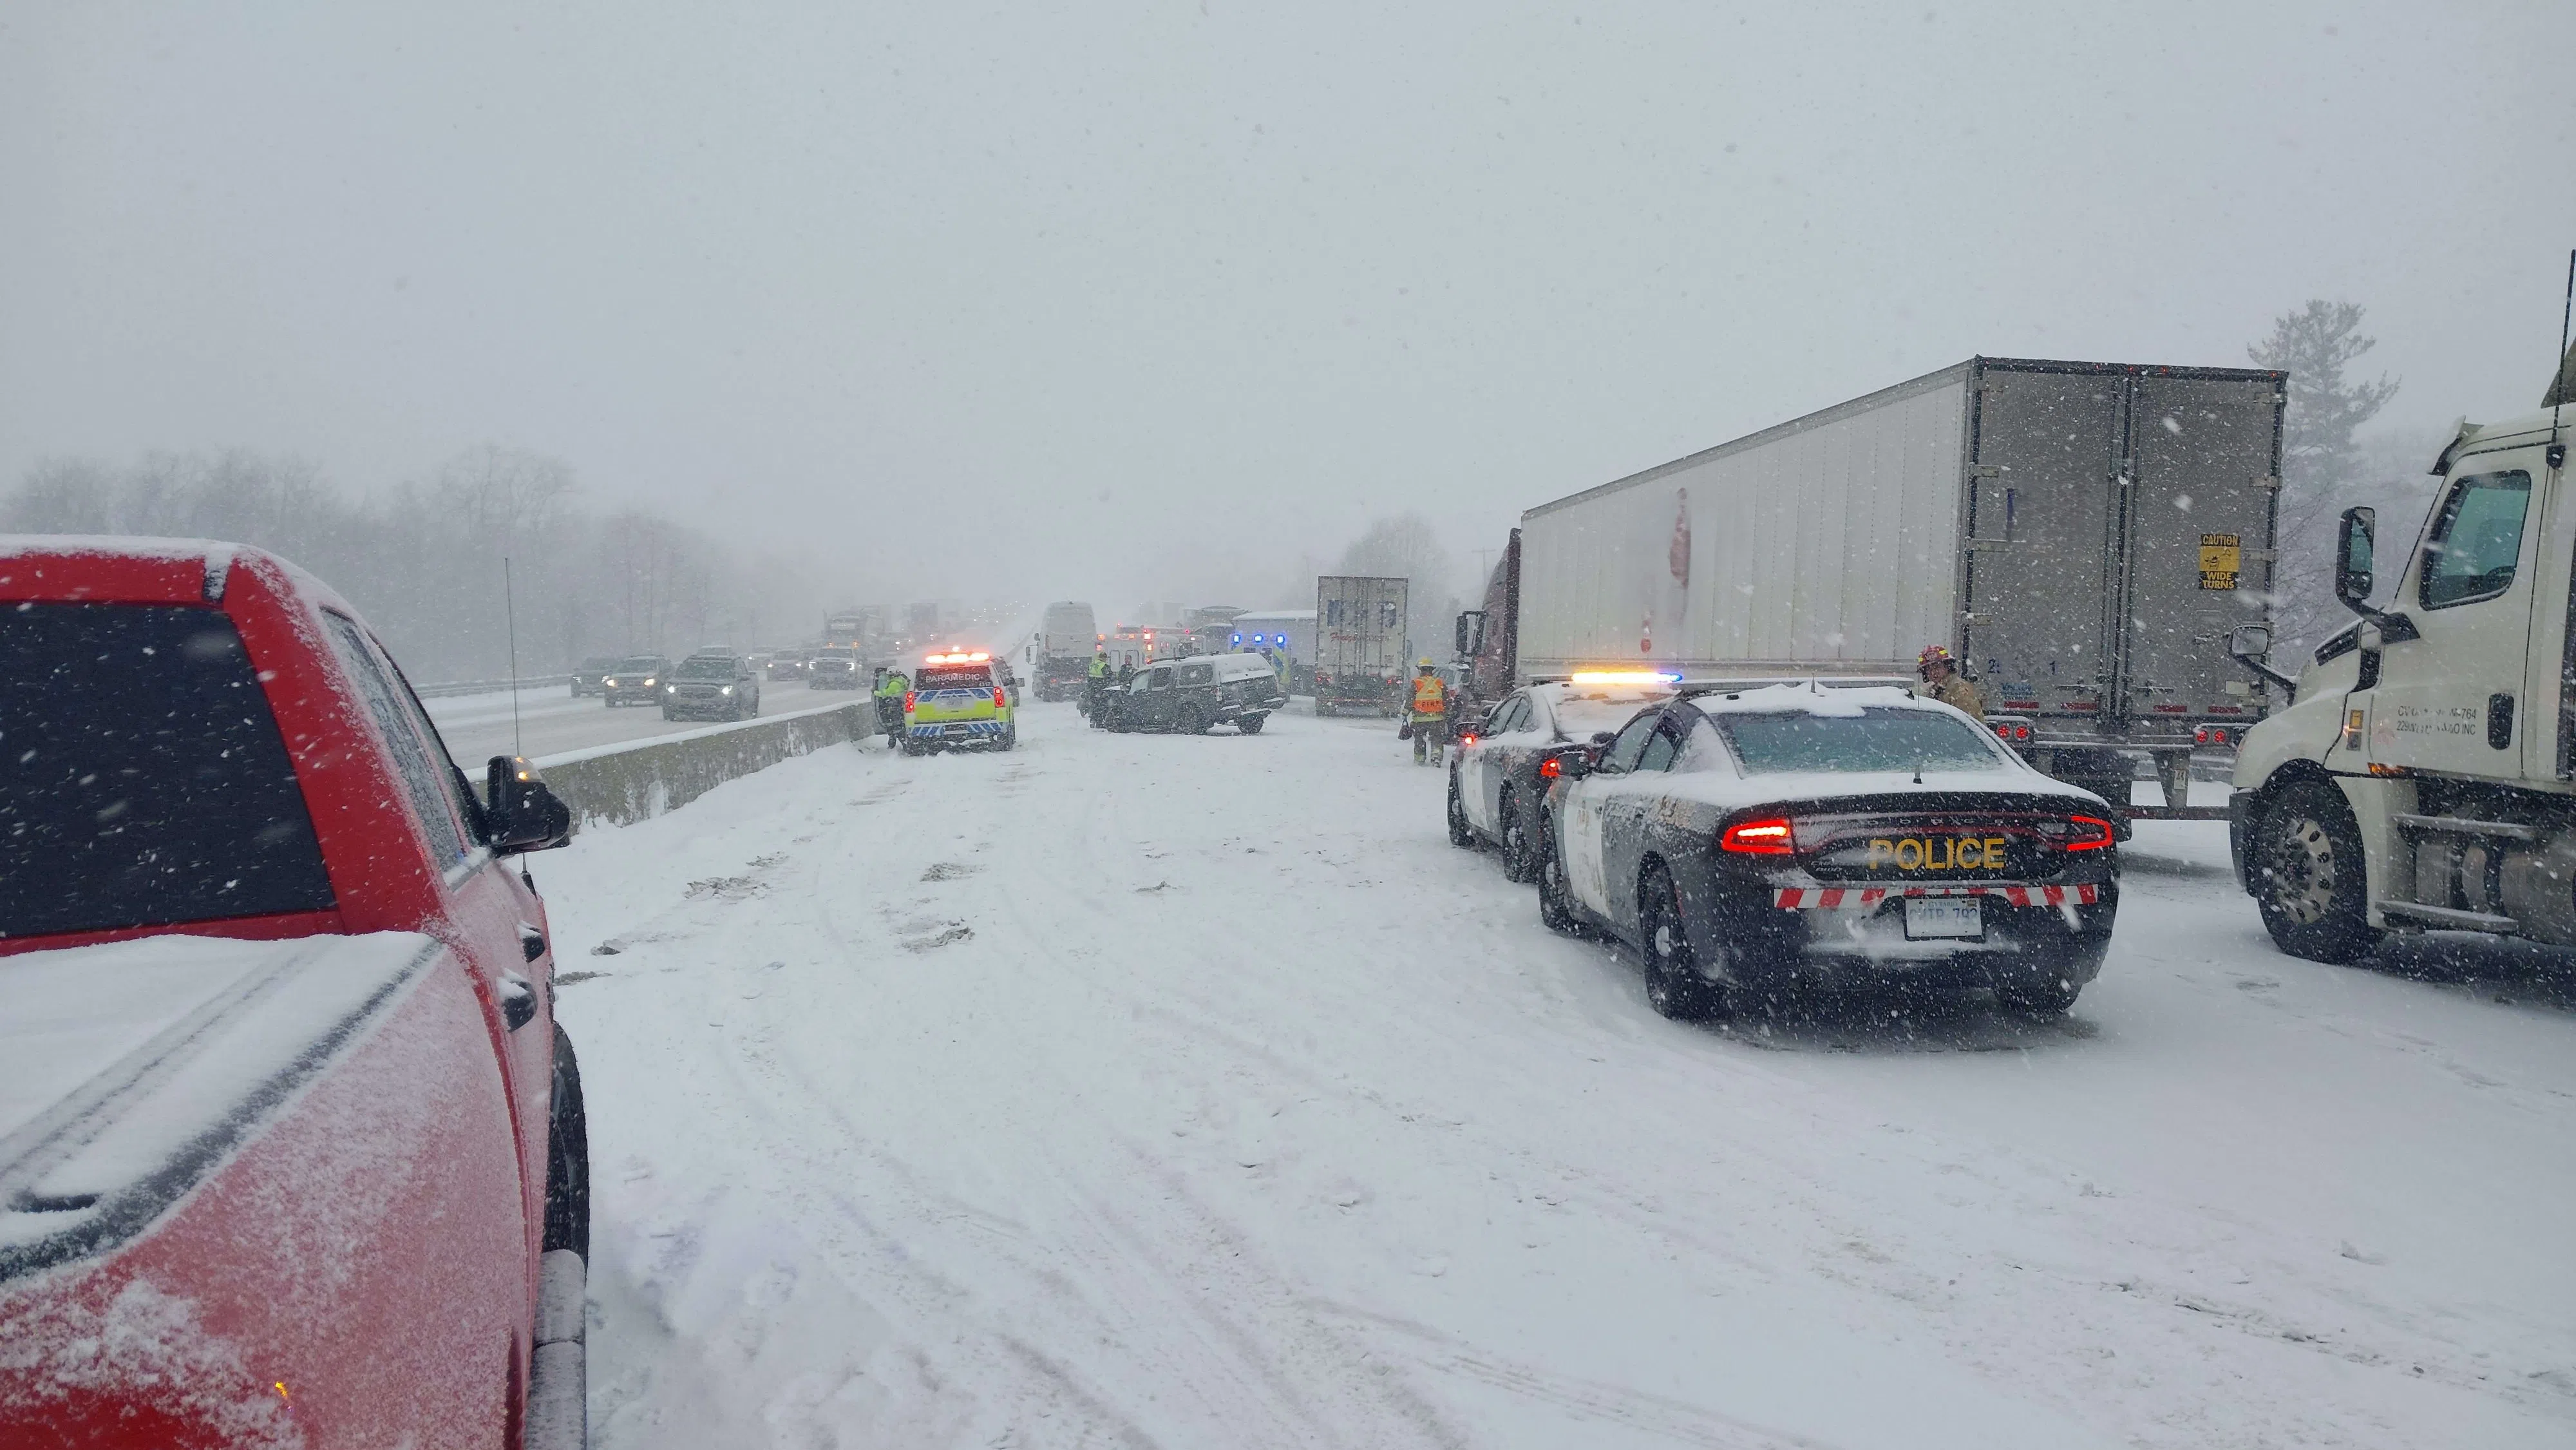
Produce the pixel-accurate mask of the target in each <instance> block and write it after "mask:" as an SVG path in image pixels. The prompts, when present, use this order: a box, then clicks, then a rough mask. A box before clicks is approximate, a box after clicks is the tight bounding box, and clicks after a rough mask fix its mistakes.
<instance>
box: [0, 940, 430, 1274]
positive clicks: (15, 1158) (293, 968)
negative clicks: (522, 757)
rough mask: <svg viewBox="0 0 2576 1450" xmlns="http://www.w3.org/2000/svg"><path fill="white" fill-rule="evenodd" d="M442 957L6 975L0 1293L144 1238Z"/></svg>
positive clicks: (266, 945) (205, 956) (347, 944)
mask: <svg viewBox="0 0 2576 1450" xmlns="http://www.w3.org/2000/svg"><path fill="white" fill-rule="evenodd" d="M443 950H444V948H442V947H441V946H439V944H438V943H437V942H435V941H433V940H431V939H430V938H428V937H425V936H420V935H416V934H413V933H408V932H377V933H373V934H369V935H365V936H309V937H297V938H293V939H290V940H286V941H237V940H233V939H230V938H224V937H203V936H180V935H172V936H155V937H145V938H142V939H140V940H136V941H122V942H109V943H103V944H100V945H95V946H82V947H65V948H62V949H59V950H55V951H39V952H28V953H25V954H23V955H19V956H12V957H0V1278H7V1277H9V1276H10V1275H12V1274H13V1273H17V1272H21V1271H25V1270H30V1269H34V1268H39V1267H42V1266H43V1265H44V1264H46V1263H49V1262H52V1261H54V1260H55V1259H56V1258H58V1257H61V1256H65V1255H68V1254H77V1253H83V1252H87V1251H89V1250H90V1249H91V1248H92V1247H94V1246H95V1243H96V1240H97V1238H98V1237H99V1235H100V1234H101V1233H102V1232H106V1231H108V1229H109V1226H111V1225H113V1226H115V1227H118V1228H122V1229H124V1230H126V1231H132V1230H135V1229H139V1228H141V1227H142V1226H143V1225H144V1224H146V1223H148V1222H149V1221H150V1220H151V1219H152V1218H154V1217H156V1216H157V1215H158V1214H159V1213H160V1211H161V1210H162V1209H164V1208H166V1207H168V1206H169V1204H170V1203H172V1202H175V1201H176V1200H177V1199H178V1197H179V1196H180V1195H182V1194H184V1193H185V1192H186V1191H187V1189H188V1187H189V1186H190V1185H191V1184H193V1183H194V1182H195V1181H196V1180H197V1179H198V1178H199V1177H201V1176H202V1175H203V1174H204V1173H205V1172H207V1171H209V1170H211V1169H212V1168H214V1167H215V1166H217V1165H218V1164H219V1163H220V1162H221V1160H222V1159H223V1158H224V1157H225V1156H226V1155H228V1154H229V1153H230V1152H231V1151H233V1150H234V1149H235V1148H237V1147H238V1146H239V1145H240V1144H242V1143H243V1142H245V1141H247V1140H248V1139H249V1138H250V1137H251V1136H252V1135H253V1134H254V1133H255V1132H256V1131H257V1129H258V1127H259V1126H260V1124H261V1123H262V1122H263V1121H264V1120H265V1119H266V1118H267V1116H268V1115H269V1113H270V1112H271V1111H272V1110H273V1109H274V1108H275V1107H277V1106H278V1105H279V1104H280V1103H281V1102H282V1101H284V1100H285V1099H286V1098H287V1097H288V1096H289V1095H290V1094H291V1093H292V1092H293V1091H294V1089H295V1088H296V1087H297V1086H298V1085H299V1084H300V1083H302V1082H303V1081H305V1080H307V1079H309V1078H311V1077H312V1076H314V1075H315V1074H317V1073H318V1072H320V1071H321V1070H322V1069H323V1068H324V1067H325V1066H327V1065H328V1063H329V1061H330V1060H331V1058H332V1057H333V1055H334V1054H335V1052H336V1051H337V1050H338V1049H339V1048H341V1047H343V1046H344V1045H346V1044H348V1043H350V1042H352V1041H354V1040H355V1039H356V1038H357V1037H359V1036H361V1035H362V1034H363V1032H364V1030H365V1029H366V1027H367V1026H368V1025H369V1024H370V1023H371V1022H372V1020H374V1018H375V1017H376V1016H377V1015H378V1014H379V1013H381V1012H382V1011H383V1010H385V1009H386V1008H387V1007H389V1006H390V1005H392V1003H393V1002H394V1001H395V1000H396V999H397V998H398V997H399V995H400V993H401V991H402V989H403V988H404V987H405V986H407V985H408V984H409V983H411V982H412V981H414V980H416V979H417V978H418V977H419V976H420V974H421V972H422V970H423V969H424V968H425V967H426V966H428V964H429V963H431V962H432V961H434V960H436V959H437V957H438V955H439V954H440V953H441V952H442V951H443Z"/></svg>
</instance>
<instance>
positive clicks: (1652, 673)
mask: <svg viewBox="0 0 2576 1450" xmlns="http://www.w3.org/2000/svg"><path fill="white" fill-rule="evenodd" d="M1566 679H1567V680H1568V681H1569V682H1570V683H1573V684H1577V685H1678V684H1680V683H1681V679H1682V677H1681V676H1680V675H1678V674H1676V673H1674V672H1673V671H1671V670H1576V671H1575V672H1574V673H1573V674H1571V675H1568V676H1566Z"/></svg>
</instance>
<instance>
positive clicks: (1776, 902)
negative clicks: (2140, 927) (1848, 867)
mask: <svg viewBox="0 0 2576 1450" xmlns="http://www.w3.org/2000/svg"><path fill="white" fill-rule="evenodd" d="M1891 896H2000V897H2002V898H2003V899H2004V900H2006V901H2009V902H2011V903H2012V904H2013V905H2015V906H2064V905H2066V904H2067V903H2068V902H2070V901H2071V902H2074V903H2075V904H2077V905H2079V906H2092V905H2094V904H2095V903H2097V902H2099V901H2100V900H2101V899H2102V888H2101V887H2099V886H1783V887H1781V888H1779V889H1778V890H1776V891H1774V892H1772V893H1771V904H1772V905H1773V906H1777V907H1780V908H1782V909H1783V910H1801V909H1803V910H1809V911H1865V910H1867V909H1869V908H1870V907H1873V906H1876V905H1878V904H1879V903H1880V902H1882V901H1885V900H1886V899H1887V898H1889V897H1891Z"/></svg>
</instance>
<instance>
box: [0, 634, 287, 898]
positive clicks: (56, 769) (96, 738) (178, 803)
mask: <svg viewBox="0 0 2576 1450" xmlns="http://www.w3.org/2000/svg"><path fill="white" fill-rule="evenodd" d="M331 904H332V897H331V879H330V877H329V875H328V874H327V873H326V872H325V871H324V870H323V866H322V849H321V847H320V846H319V845H318V844H317V843H316V842H315V841H314V838H313V822H312V818H311V817H310V816H308V815H306V814H305V810H304V793H303V791H302V790H301V789H300V788H298V786H297V785H296V781H295V768H294V766H293V765H291V764H290V763H289V762H288V760H287V758H286V742H285V741H284V740H283V739H282V738H281V737H280V736H279V735H278V731H277V719H276V717H275V716H274V715H271V714H270V713H269V708H268V696H267V695H266V694H265V693H264V692H263V691H262V690H261V689H260V687H259V681H258V679H257V678H256V676H255V674H254V673H253V671H252V669H251V665H250V657H249V655H248V654H246V653H245V652H244V651H243V649H242V642H241V636H240V635H239V634H238V633H237V632H235V631H234V629H233V624H232V621H231V620H230V619H227V618H225V617H224V616H223V615H222V614H221V613H219V612H217V611H215V610H211V609H196V608H188V607H184V606H177V605H142V604H55V603H45V604H37V603H29V604H17V605H10V606H0V936H9V937H22V936H36V935H42V934H47V933H52V932H70V931H100V930H107V929H111V928H115V927H128V926H160V925H165V924H169V923H173V922H187V921H212V920H217V919H220V918H224V917H235V916H261V915H266V914H269V913H272V912H286V911H317V910H322V909H324V908H327V907H329V906H330V905H331Z"/></svg>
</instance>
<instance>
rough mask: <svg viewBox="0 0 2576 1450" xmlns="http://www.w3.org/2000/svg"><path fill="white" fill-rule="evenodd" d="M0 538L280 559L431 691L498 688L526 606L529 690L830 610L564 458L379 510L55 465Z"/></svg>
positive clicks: (165, 470)
mask: <svg viewBox="0 0 2576 1450" xmlns="http://www.w3.org/2000/svg"><path fill="white" fill-rule="evenodd" d="M0 532H11V533H45V534H139V535H157V536H163V537H177V538H208V539H223V540H228V541H232V542H236V543H244V544H252V545H256V546H258V547H260V548H264V549H268V550H270V551H272V552H274V553H277V554H279V555H281V556H283V557H285V558H287V559H290V560H292V561H294V562H295V563H296V564H298V565H301V566H302V567H303V568H305V569H306V570H308V571H310V572H311V573H313V574H314V575H316V576H318V577H319V578H321V579H323V580H324V581H326V582H327V583H329V584H330V585H332V587H334V588H336V589H338V590H339V591H340V592H341V593H342V594H343V595H345V596H346V597H347V598H348V599H349V601H350V603H352V604H354V605H355V606H357V608H358V610H359V612H360V613H362V614H364V615H365V616H366V618H367V621H368V623H370V624H371V625H373V626H374V627H375V629H376V630H377V632H378V633H379V634H381V635H382V636H383V637H384V640H385V643H386V645H387V646H388V647H389V648H391V649H392V650H393V652H394V654H395V656H396V657H397V658H399V659H400V660H401V661H402V662H403V667H404V669H405V670H406V671H408V672H409V673H410V674H411V675H412V677H413V678H414V679H416V680H420V681H423V682H429V681H434V680H448V679H481V678H492V677H496V676H498V675H500V674H501V673H502V672H503V671H504V670H505V669H506V668H507V666H508V659H509V624H508V618H507V615H508V612H509V609H510V608H511V606H512V605H514V606H515V612H516V616H517V631H518V659H519V668H520V669H521V670H522V671H523V672H525V673H528V674H550V673H556V672H559V671H561V670H563V669H566V668H569V667H570V666H571V664H572V663H573V662H574V661H576V660H579V659H581V658H583V657H585V656H590V655H602V654H624V653H629V652H651V653H663V654H668V653H675V652H685V651H686V650H689V649H692V648H695V647H697V646H699V645H700V644H705V643H732V644H737V645H742V646H746V647H747V646H750V645H753V644H757V643H761V642H764V641H769V640H772V639H775V640H778V641H784V640H789V639H801V638H804V637H805V636H807V635H808V634H810V633H811V632H812V630H813V627H814V626H815V624H817V623H818V622H819V621H820V619H821V611H822V610H823V609H824V608H825V607H827V606H826V605H825V604H823V603H820V602H818V601H819V600H820V599H821V598H822V595H823V594H824V592H825V591H824V590H823V589H822V588H819V587H816V584H817V581H815V580H813V579H812V577H811V575H810V573H809V571H808V570H806V569H805V568H803V567H801V566H799V565H798V564H797V563H795V562H794V561H783V560H777V559H745V558H743V557H741V556H740V555H738V554H737V553H736V552H735V551H733V550H731V549H728V548H727V547H725V546H724V545H722V544H720V543H719V542H717V541H716V540H714V539H712V538H710V537H709V536H707V535H706V534H705V533H703V532H701V531H699V530H696V529H693V528H690V527H689V526H687V525H684V524H680V523H677V522H674V521H673V520H670V519H668V518H665V517H662V516H661V515H659V514H656V513H653V512H651V511H649V510H645V509H637V508H620V509H615V510H612V511H608V512H606V513H597V512H593V511H591V510H590V509H588V508H585V507H584V506H583V501H582V498H581V491H580V487H579V485H578V483H577V482H576V480H575V479H574V477H573V472H572V469H571V468H570V467H569V466H568V465H566V464H565V463H563V462H562V461H561V460H559V459H555V458H549V457H547V456H545V455H543V454H539V453H531V452H527V451H524V450H520V449H512V448H503V447H499V446H495V445H488V444H487V445H484V446H482V447H477V448H472V449H468V450H466V451H465V452H463V453H460V454H458V455H456V456H455V457H453V458H451V459H449V460H447V462H446V463H444V464H442V465H440V467H439V468H438V469H436V470H435V471H434V472H433V473H431V474H430V475H429V477H428V478H427V479H425V480H421V481H417V482H408V483H404V484H401V485H398V486H396V487H394V488H392V489H389V490H386V491H384V492H382V493H379V494H375V495H372V496H371V495H364V494H360V493H357V492H354V491H352V490H349V489H346V488H343V487H341V486H340V485H338V484H336V483H334V482H333V481H331V480H329V479H327V478H325V477H324V476H323V475H322V474H321V473H320V471H319V470H318V469H316V468H315V467H313V465H311V464H309V463H306V462H303V461H301V460H298V459H294V458H290V457H274V456H269V455H264V454H260V453H255V452H250V451H247V450H235V451H232V452H226V453H220V454H200V453H188V454H151V455H147V456H146V457H144V458H142V459H140V460H138V461H136V462H133V463H130V464H122V465H120V464H111V463H105V462H101V461H98V460H94V459H85V458H60V459H51V460H47V461H45V462H42V463H39V464H37V465H36V466H35V467H34V468H32V469H30V470H29V471H28V473H27V475H26V477H25V478H24V479H23V480H21V481H20V483H19V485H18V487H17V488H16V489H15V490H14V491H12V492H11V493H9V494H7V495H6V496H5V497H0ZM505 557H506V558H508V559H509V560H510V561H511V569H510V573H511V584H512V589H511V594H512V596H513V598H512V600H511V601H509V602H507V603H505V600H504V597H503V589H502V560H503V559H504V558H505Z"/></svg>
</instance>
